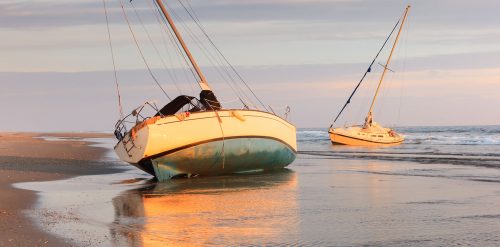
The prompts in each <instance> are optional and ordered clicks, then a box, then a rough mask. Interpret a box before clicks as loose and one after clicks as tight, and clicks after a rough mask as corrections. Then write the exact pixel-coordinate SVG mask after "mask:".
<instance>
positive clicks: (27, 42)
mask: <svg viewBox="0 0 500 247" xmlns="http://www.w3.org/2000/svg"><path fill="white" fill-rule="evenodd" d="M165 2H166V3H167V7H168V8H169V10H170V11H172V13H173V15H174V19H176V23H177V25H178V27H179V30H180V31H181V33H183V35H184V36H185V38H186V43H187V45H188V46H189V47H190V48H191V49H192V53H193V55H194V56H195V57H196V60H197V61H198V62H199V64H200V66H201V68H202V70H203V71H204V72H205V73H206V76H207V79H208V81H209V83H210V84H211V85H212V87H213V89H214V92H215V93H216V94H217V95H218V96H219V98H220V100H221V101H222V102H224V103H225V105H227V106H231V104H234V101H235V100H236V99H237V96H236V95H235V93H234V92H233V91H232V90H231V86H230V84H228V83H227V82H226V81H227V79H224V78H225V77H224V75H221V69H220V68H219V67H220V66H218V65H219V63H220V62H217V61H219V60H217V59H216V58H214V55H213V54H215V53H214V52H215V51H214V50H213V49H211V50H210V49H205V48H206V47H209V43H208V42H207V41H206V40H204V39H203V38H204V37H203V33H201V32H199V30H198V29H197V28H196V25H195V23H194V22H193V21H191V20H189V18H188V16H187V15H186V13H185V12H184V11H183V9H182V6H181V5H179V1H178V0H166V1H165ZM182 2H183V3H184V4H185V5H186V6H190V7H191V8H192V10H193V13H195V14H196V17H197V18H198V19H199V20H200V23H201V24H202V26H203V27H204V29H205V30H206V32H207V33H208V34H209V36H210V37H211V38H212V40H213V42H214V43H215V44H216V45H217V47H218V49H220V50H221V51H222V53H223V54H224V55H225V57H226V58H227V59H228V60H229V61H230V62H231V63H232V65H233V66H234V67H235V68H236V70H237V71H238V72H239V73H240V74H241V76H242V77H243V78H244V79H245V81H246V82H247V83H248V84H249V86H250V87H251V88H252V89H253V90H254V92H255V93H256V94H257V95H258V96H259V98H260V99H261V100H262V101H263V102H265V104H266V105H269V106H271V107H272V108H273V109H274V110H275V111H276V112H277V113H279V114H280V113H282V112H284V108H286V106H290V108H291V113H290V114H289V116H288V117H289V119H290V120H291V122H292V123H294V124H295V125H296V126H297V127H299V128H308V127H318V128H328V127H329V126H330V124H331V123H332V121H333V119H334V117H335V115H336V114H337V113H338V111H339V110H340V108H341V107H342V105H343V103H344V102H345V101H346V99H347V97H348V96H349V95H350V93H351V91H352V90H353V88H354V87H355V85H356V84H357V82H358V81H359V79H360V78H361V76H362V75H363V73H364V72H365V71H366V69H367V67H368V65H369V63H370V62H371V60H372V59H373V57H374V56H375V54H376V53H377V51H378V49H379V48H380V46H381V45H382V43H383V41H384V40H385V38H386V36H387V35H388V33H389V32H390V30H391V29H392V27H393V26H394V24H395V23H396V21H397V20H398V19H399V18H400V17H401V16H402V13H403V10H404V9H405V7H406V5H408V4H410V5H411V6H412V7H411V9H410V12H409V17H408V20H407V23H406V25H405V27H404V29H403V30H404V31H403V33H402V36H401V40H400V42H399V43H398V46H397V48H396V50H395V55H394V58H393V61H392V62H391V64H390V66H389V67H390V68H391V69H392V70H393V71H394V72H390V73H389V75H388V77H387V79H386V80H385V81H384V84H383V86H382V91H381V97H380V98H379V100H378V101H377V105H376V108H375V112H374V119H375V121H377V122H379V123H381V124H383V125H385V126H434V125H448V126H449V125H498V124H500V114H499V113H500V110H498V106H500V94H499V92H500V59H499V58H500V25H499V24H500V15H498V13H497V12H498V9H500V2H498V1H496V0H477V1H469V0H441V1H434V0H418V1H417V0H415V1H396V0H252V1H249V0H211V1H206V0H182ZM106 4H107V11H108V17H109V22H110V31H111V40H112V44H113V48H114V56H115V61H116V66H117V69H118V73H117V75H118V82H119V85H120V92H121V95H122V99H123V110H124V111H125V112H127V113H128V112H130V111H131V110H132V109H133V108H134V107H136V106H138V105H140V104H142V103H144V102H146V101H154V102H157V104H158V105H163V104H165V103H167V102H168V99H167V98H166V97H165V96H164V95H163V94H162V93H161V91H160V90H159V88H158V87H157V86H156V85H155V82H154V80H153V79H152V78H151V76H150V75H149V73H148V72H147V70H146V69H145V68H146V66H145V64H144V62H143V60H142V58H141V57H140V54H139V52H138V50H137V47H136V46H135V44H134V42H133V38H132V36H131V35H130V32H129V29H128V26H127V24H126V21H125V20H124V18H123V13H122V12H121V8H120V7H119V0H106ZM123 4H124V6H125V9H126V13H127V15H128V18H129V20H130V22H131V25H132V28H133V31H134V33H135V34H136V36H137V39H138V42H139V44H140V47H141V48H142V49H143V53H144V56H145V58H146V61H147V64H148V66H150V67H151V69H152V72H153V74H154V75H155V77H156V79H157V80H158V81H159V83H160V84H161V85H162V86H163V87H164V88H165V89H166V91H167V93H168V94H169V96H171V97H175V96H176V95H178V94H179V93H187V94H192V95H193V94H194V95H196V94H197V93H198V91H197V89H196V84H193V81H194V79H193V78H191V77H190V75H189V73H190V71H189V70H187V69H186V67H185V66H184V64H183V62H182V60H180V59H181V58H180V57H175V55H176V54H175V52H174V50H175V47H173V46H172V47H168V37H169V36H168V35H167V34H166V32H165V31H166V29H165V28H164V26H160V24H159V23H158V22H157V19H155V12H152V11H151V10H150V9H149V2H147V1H146V0H133V2H132V3H129V1H128V0H127V1H123ZM134 8H135V11H137V14H135V12H134ZM141 22H142V24H143V25H141ZM0 33H1V36H0V37H1V38H0V54H1V56H0V105H2V106H3V107H2V110H3V112H2V115H3V117H2V120H3V121H0V131H39V132H43V131H112V130H113V128H114V124H115V122H116V121H117V119H118V116H119V115H118V107H117V96H116V95H117V93H116V87H115V81H114V77H113V64H112V60H111V52H110V47H109V44H108V36H107V35H108V33H107V29H106V19H105V15H104V9H103V1H102V0H36V1H34V0H2V1H1V2H0ZM200 37H201V38H200ZM391 42H392V40H391ZM151 44H153V45H151ZM391 45H392V43H391ZM209 48H210V47H209ZM158 54H160V55H158ZM207 54H208V55H207ZM387 55H388V52H387V50H385V51H384V52H383V53H382V54H381V56H380V57H379V59H378V60H377V62H376V65H375V66H374V67H373V68H374V69H373V72H372V73H370V74H369V76H368V77H367V79H366V80H365V82H364V84H363V86H362V88H361V89H360V91H359V92H358V93H357V94H356V96H355V98H354V99H353V101H352V102H353V103H352V104H351V105H350V107H349V108H348V111H347V112H346V113H345V114H343V115H342V117H341V118H340V119H339V121H338V122H337V123H336V125H344V124H356V123H360V121H362V119H363V118H364V116H365V115H366V112H367V111H368V108H369V103H370V100H371V97H373V93H374V90H375V87H376V85H377V83H378V78H379V77H380V73H381V68H382V67H381V66H380V65H378V63H381V64H384V63H385V60H386V58H387ZM219 59H220V58H219ZM214 61H215V62H214ZM224 72H225V70H222V73H224ZM186 74H187V75H186ZM233 76H234V75H233ZM193 85H194V86H193ZM178 90H179V91H180V92H178Z"/></svg>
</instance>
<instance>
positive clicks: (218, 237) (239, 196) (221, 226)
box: [110, 170, 299, 246]
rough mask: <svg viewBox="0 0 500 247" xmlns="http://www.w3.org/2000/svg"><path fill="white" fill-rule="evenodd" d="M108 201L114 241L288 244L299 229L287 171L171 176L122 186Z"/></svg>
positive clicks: (293, 182)
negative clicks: (126, 187)
mask: <svg viewBox="0 0 500 247" xmlns="http://www.w3.org/2000/svg"><path fill="white" fill-rule="evenodd" d="M113 205H114V208H115V221H114V222H113V224H112V225H111V227H110V228H111V236H112V238H113V243H114V244H116V245H118V246H123V245H128V246H170V245H175V246H193V245H195V246H196V245H211V244H224V245H227V244H231V243H233V244H236V243H238V244H242V243H247V244H265V243H271V242H270V241H279V242H281V243H283V242H288V243H293V242H294V241H295V240H294V239H293V238H294V236H297V232H298V217H299V216H298V205H297V175H296V174H295V173H294V172H292V171H290V170H283V171H280V172H274V173H261V174H253V175H240V176H231V177H229V176H228V177H216V178H199V179H181V180H172V181H168V182H163V183H158V184H154V185H149V186H145V187H143V188H139V189H134V190H130V191H126V192H124V193H122V194H121V195H119V196H117V197H115V198H114V199H113Z"/></svg>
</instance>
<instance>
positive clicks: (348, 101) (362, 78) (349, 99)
mask: <svg viewBox="0 0 500 247" xmlns="http://www.w3.org/2000/svg"><path fill="white" fill-rule="evenodd" d="M400 21H401V19H399V20H398V22H396V25H394V28H392V31H391V33H390V34H389V36H388V37H387V39H386V40H385V41H384V44H383V45H382V47H380V50H379V51H378V53H377V55H376V56H375V58H373V61H372V62H371V63H370V66H368V69H367V70H366V72H365V74H364V75H363V77H361V80H360V81H359V82H358V85H356V87H355V88H354V91H353V92H352V93H351V96H349V98H348V99H347V102H346V103H345V104H344V106H343V107H342V109H341V110H340V112H339V114H338V115H337V117H336V118H335V120H333V123H335V122H336V121H337V119H339V117H340V114H342V112H343V111H344V109H345V108H346V107H347V105H348V104H349V103H351V99H352V97H353V96H354V94H355V93H356V91H357V90H358V88H359V86H361V83H362V82H363V80H364V79H365V77H366V75H368V73H370V72H371V69H372V66H373V64H374V63H375V61H376V60H377V58H378V56H379V55H380V53H381V52H382V50H383V49H384V47H385V45H386V44H387V42H388V41H389V39H390V38H391V36H392V34H393V33H394V30H396V27H397V26H398V25H399V22H400ZM332 126H333V124H332V125H331V126H330V128H331V127H332Z"/></svg>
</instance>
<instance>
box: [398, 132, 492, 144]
mask: <svg viewBox="0 0 500 247" xmlns="http://www.w3.org/2000/svg"><path fill="white" fill-rule="evenodd" d="M405 143H408V144H429V145H500V135H475V136H474V135H449V134H446V135H438V134H436V133H432V134H407V135H405Z"/></svg>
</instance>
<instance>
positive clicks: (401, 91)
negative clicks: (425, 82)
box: [397, 18, 411, 126]
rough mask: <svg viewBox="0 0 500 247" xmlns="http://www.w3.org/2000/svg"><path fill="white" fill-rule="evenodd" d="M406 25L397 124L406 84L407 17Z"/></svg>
mask: <svg viewBox="0 0 500 247" xmlns="http://www.w3.org/2000/svg"><path fill="white" fill-rule="evenodd" d="M407 23H408V24H406V26H407V28H406V32H405V34H406V35H405V41H404V42H405V45H404V47H405V52H404V59H403V73H402V77H403V78H402V80H401V90H400V95H399V110H398V121H397V125H398V126H399V125H400V124H401V108H402V107H401V106H402V105H403V96H404V95H403V94H404V92H405V90H404V89H405V84H406V65H407V64H406V63H407V61H408V38H409V36H410V29H411V25H410V24H411V22H410V21H409V18H408V19H407Z"/></svg>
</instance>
